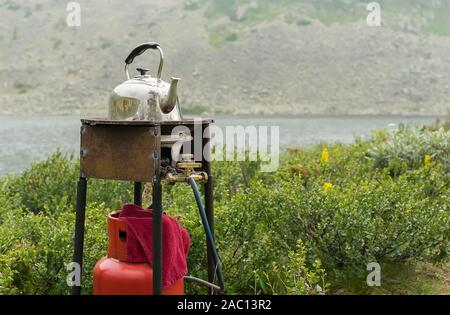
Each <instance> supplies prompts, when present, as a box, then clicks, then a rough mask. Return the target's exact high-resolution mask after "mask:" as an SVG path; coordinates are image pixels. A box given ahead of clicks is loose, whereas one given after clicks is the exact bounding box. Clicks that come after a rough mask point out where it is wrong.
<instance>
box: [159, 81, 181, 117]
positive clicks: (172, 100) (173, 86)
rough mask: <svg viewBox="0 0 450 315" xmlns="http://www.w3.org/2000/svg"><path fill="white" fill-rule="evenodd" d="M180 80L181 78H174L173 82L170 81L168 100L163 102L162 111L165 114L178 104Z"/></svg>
mask: <svg viewBox="0 0 450 315" xmlns="http://www.w3.org/2000/svg"><path fill="white" fill-rule="evenodd" d="M180 80H181V79H180V78H172V82H171V83H170V89H169V94H168V95H167V100H166V101H165V102H164V103H163V104H161V111H162V112H163V113H164V114H168V113H170V112H171V111H172V110H173V109H174V108H175V106H176V105H177V98H178V94H177V86H178V81H180Z"/></svg>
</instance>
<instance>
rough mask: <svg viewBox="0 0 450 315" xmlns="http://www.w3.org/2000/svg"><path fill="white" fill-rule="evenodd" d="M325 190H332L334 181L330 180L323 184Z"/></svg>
mask: <svg viewBox="0 0 450 315" xmlns="http://www.w3.org/2000/svg"><path fill="white" fill-rule="evenodd" d="M322 188H323V190H324V191H328V190H330V189H331V188H333V184H332V183H329V182H326V183H325V184H323V187H322Z"/></svg>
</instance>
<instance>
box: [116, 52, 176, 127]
mask: <svg viewBox="0 0 450 315" xmlns="http://www.w3.org/2000/svg"><path fill="white" fill-rule="evenodd" d="M148 49H153V50H158V51H159V54H160V62H159V67H158V74H157V76H156V78H155V77H152V76H151V75H149V74H148V72H149V70H148V69H143V68H137V69H136V70H137V71H138V72H139V74H138V75H136V76H134V77H133V78H130V74H129V72H128V67H129V66H130V64H132V63H133V61H134V58H136V57H137V56H139V55H141V54H143V53H144V52H145V51H146V50H148ZM163 65H164V53H163V51H162V49H161V47H160V45H159V44H158V43H145V44H141V45H139V46H137V47H136V48H134V49H133V51H132V52H131V53H130V55H129V56H128V57H127V58H126V59H125V74H126V77H127V80H126V81H125V82H123V83H122V84H119V85H118V86H117V87H116V88H115V89H114V91H113V92H112V94H111V96H110V100H109V118H110V119H112V120H148V121H179V120H182V115H181V110H180V105H179V102H178V96H177V85H178V81H179V80H180V79H179V78H172V81H171V83H170V84H169V83H167V82H164V81H162V80H161V73H162V68H163Z"/></svg>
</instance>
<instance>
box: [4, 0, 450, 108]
mask: <svg viewBox="0 0 450 315" xmlns="http://www.w3.org/2000/svg"><path fill="white" fill-rule="evenodd" d="M379 2H380V3H381V7H382V17H383V25H382V26H381V27H369V26H368V25H367V23H366V17H367V14H368V13H369V12H368V11H367V10H366V3H365V2H363V1H352V0H348V1H345V0H341V1H333V2H331V1H318V0H308V1H294V0H280V1H269V0H244V1H239V2H238V1H237V0H229V1H223V0H198V1H193V0H185V1H184V0H152V1H144V0H128V1H119V0H103V1H87V0H83V1H78V3H79V4H80V7H81V26H80V27H75V28H71V27H69V26H68V25H67V23H66V17H67V14H68V11H67V10H66V6H67V3H68V2H66V1H60V0H37V1H18V0H0V21H1V22H0V48H1V49H0V60H1V62H0V96H1V102H0V114H2V115H18V114H19V115H20V114H68V115H73V114H80V113H83V114H105V113H106V111H107V104H108V96H109V92H110V91H111V90H112V89H113V88H114V86H116V85H117V84H119V83H121V82H122V81H123V80H124V79H125V76H124V73H123V62H124V59H125V57H126V56H127V55H128V53H129V52H130V51H131V49H132V48H134V46H136V45H137V44H140V43H142V42H146V41H158V42H159V43H160V44H161V45H162V47H163V48H164V52H165V55H166V63H165V68H164V71H163V78H164V79H166V80H168V79H169V78H170V76H177V77H181V78H183V81H182V82H180V84H179V87H180V101H181V103H182V106H183V109H184V111H185V112H186V111H187V112H191V113H199V112H207V113H234V114H291V113H295V114H430V115H435V114H441V115H442V114H443V115H447V114H449V109H450V75H449V73H450V36H448V35H450V25H449V23H450V22H447V21H448V20H450V9H449V8H450V6H449V4H448V2H449V1H424V0H423V1H420V0H413V1H410V2H409V3H410V4H411V6H410V7H408V6H402V7H399V6H394V5H393V2H389V1H387V0H386V1H379ZM400 2H402V3H403V2H404V1H399V2H396V3H400ZM428 2H430V3H431V2H432V3H433V5H428V4H427V3H428ZM338 4H339V5H338ZM413 4H414V5H413ZM442 14H444V15H442ZM134 65H135V66H136V67H138V66H144V67H149V68H150V69H155V70H156V66H157V55H156V54H147V55H143V56H141V57H138V58H137V59H136V61H135V64H134ZM134 65H133V67H134Z"/></svg>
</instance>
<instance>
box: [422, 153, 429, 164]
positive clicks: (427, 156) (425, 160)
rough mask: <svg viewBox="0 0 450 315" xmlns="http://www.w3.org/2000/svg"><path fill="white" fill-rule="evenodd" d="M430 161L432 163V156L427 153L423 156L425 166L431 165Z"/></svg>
mask: <svg viewBox="0 0 450 315" xmlns="http://www.w3.org/2000/svg"><path fill="white" fill-rule="evenodd" d="M430 163H431V156H430V155H428V154H426V155H425V157H424V158H423V164H424V165H425V166H428V165H430Z"/></svg>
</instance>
